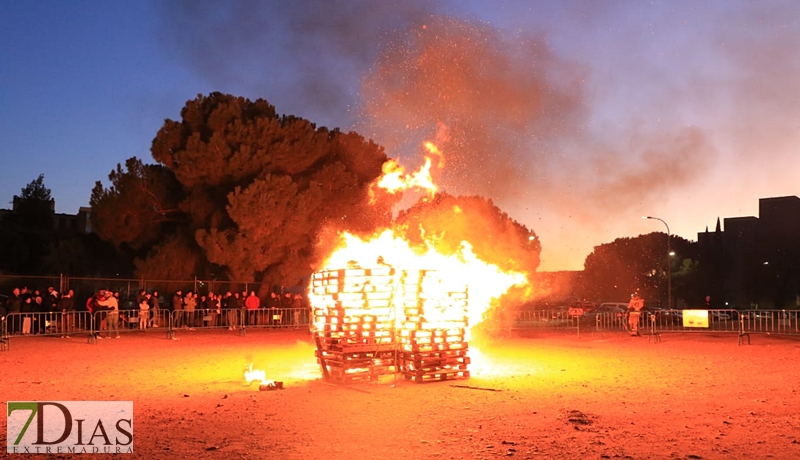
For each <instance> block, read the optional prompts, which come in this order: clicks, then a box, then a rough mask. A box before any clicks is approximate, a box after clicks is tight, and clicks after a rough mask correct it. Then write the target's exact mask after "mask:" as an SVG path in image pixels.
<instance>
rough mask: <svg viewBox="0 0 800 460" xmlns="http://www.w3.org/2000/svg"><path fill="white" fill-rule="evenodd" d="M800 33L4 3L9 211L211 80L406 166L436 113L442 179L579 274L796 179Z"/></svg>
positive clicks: (702, 17) (404, 7) (698, 10)
mask: <svg viewBox="0 0 800 460" xmlns="http://www.w3.org/2000/svg"><path fill="white" fill-rule="evenodd" d="M489 5H491V6H489ZM798 39H800V4H798V3H797V2H793V1H777V0H771V1H764V2H747V1H736V0H733V1H724V2H723V1H708V2H695V1H681V0H675V1H658V0H654V1H649V2H640V1H539V2H523V1H499V2H491V3H489V2H480V1H469V2H458V1H445V2H428V1H422V0H409V1H404V2H399V1H398V2H370V1H362V0H359V1H348V2H326V1H321V0H310V1H298V2H281V1H272V2H259V1H247V0H243V1H238V2H214V1H203V0H198V1H191V2H190V1H186V2H178V1H174V2H150V1H140V2H101V1H86V2H67V1H41V2H2V3H0V59H1V60H2V65H0V136H2V139H3V143H2V146H0V170H1V171H3V173H2V180H0V200H2V203H0V206H3V207H8V206H9V203H10V201H11V199H12V197H13V195H14V194H19V192H20V190H21V189H22V188H23V187H24V186H25V185H26V184H27V183H29V182H30V181H32V180H34V179H35V178H36V177H37V176H38V175H39V174H41V173H43V174H44V175H45V184H46V185H47V186H48V187H49V188H50V189H51V190H52V194H53V197H54V198H55V200H56V208H57V211H58V212H67V213H75V212H76V211H77V210H78V207H80V206H86V205H88V201H89V196H90V193H91V189H92V187H93V185H94V182H95V181H97V180H101V181H106V178H107V175H108V172H109V171H110V170H112V169H113V168H114V167H115V166H116V164H117V163H122V162H124V161H125V159H127V158H129V157H131V156H138V157H140V158H143V159H145V160H146V161H152V158H151V156H150V153H149V147H150V143H151V141H152V139H153V137H154V136H155V134H156V132H157V131H158V129H159V128H160V126H161V124H162V123H163V121H164V119H166V118H173V119H176V118H177V117H178V116H179V114H180V109H181V108H182V107H183V105H184V104H185V102H186V101H187V100H188V99H192V98H194V97H195V96H196V95H197V94H207V93H209V92H212V91H220V92H225V93H230V94H234V95H237V96H245V97H248V98H251V99H253V98H259V97H260V98H264V99H266V100H268V101H269V102H270V103H272V104H274V105H275V106H276V108H277V110H278V111H279V112H280V113H286V114H292V115H297V116H301V117H304V118H307V119H309V120H311V121H312V122H315V123H317V124H318V125H324V126H329V127H341V128H342V129H345V130H347V129H355V130H357V131H358V132H360V133H362V134H364V135H365V136H367V137H372V138H374V139H375V140H376V141H378V142H379V143H381V144H382V145H385V146H386V147H387V153H388V154H389V155H390V156H399V157H401V158H402V159H403V160H404V161H408V162H410V163H412V164H413V163H414V162H415V161H419V158H420V156H421V149H420V148H419V142H420V141H421V140H422V139H425V138H433V137H436V136H437V135H441V134H442V132H443V130H442V127H443V126H444V127H445V130H444V132H446V133H448V136H445V138H447V139H448V141H447V143H445V144H444V145H445V146H446V147H447V149H445V151H444V153H445V156H446V157H447V158H450V159H452V161H450V163H449V164H448V167H450V168H451V169H450V170H448V171H442V172H441V177H440V179H441V183H442V184H443V188H444V189H445V190H448V191H450V192H452V193H463V194H481V195H484V196H488V197H490V198H492V199H493V200H494V201H495V203H497V204H498V205H499V206H500V207H501V208H502V209H504V210H505V211H506V212H508V214H509V215H510V216H511V217H513V218H515V219H516V220H518V221H520V222H521V223H523V224H525V225H528V226H529V227H531V228H532V229H533V230H534V231H535V232H536V233H537V234H538V235H539V237H540V239H541V240H542V244H543V248H544V249H543V254H542V257H543V264H542V269H546V270H555V269H579V268H580V267H581V266H582V264H583V259H584V258H585V257H586V255H588V254H589V252H591V250H592V248H593V247H594V246H595V245H597V244H601V243H605V242H609V241H611V240H613V239H614V238H616V237H619V236H636V235H638V234H641V233H648V232H650V231H663V230H664V228H663V226H661V225H660V223H659V222H654V221H643V220H642V219H641V215H644V214H648V215H655V216H658V217H661V218H663V219H664V220H665V221H667V222H668V223H669V225H670V228H671V231H672V232H673V233H675V234H678V235H680V236H683V237H684V238H687V239H692V240H694V239H696V235H697V232H699V231H703V230H704V229H705V228H706V227H711V228H712V229H713V226H714V225H715V223H716V219H717V217H722V218H724V217H734V216H744V215H757V212H758V199H759V198H763V197H769V196H783V195H798V194H800V193H798V192H800V186H798V171H800V155H798V152H797V148H798V146H800V79H798V78H797V75H798V74H800V51H798V47H797V46H796V45H797V42H798ZM441 43H446V44H447V46H439V45H440V44H441ZM455 48H457V52H456V51H454V49H455ZM437 53H438V54H437ZM431 56H433V57H438V56H446V58H447V59H453V62H454V67H457V68H458V69H459V70H457V71H456V70H452V69H447V68H441V67H439V66H440V64H435V68H426V67H424V65H423V64H420V63H421V62H423V61H425V59H423V58H426V57H431ZM459 60H461V61H459ZM456 61H458V62H459V63H460V64H461V66H460V67H458V66H457V65H456V64H457V63H456ZM464 63H466V64H471V65H472V66H473V67H481V66H485V68H478V69H477V70H476V69H470V68H469V66H468V65H467V66H465V65H464ZM428 65H430V64H428ZM423 77H425V78H423ZM415 79H416V80H415ZM412 81H413V82H414V83H410V82H412ZM448 85H449V86H448ZM657 224H658V225H657Z"/></svg>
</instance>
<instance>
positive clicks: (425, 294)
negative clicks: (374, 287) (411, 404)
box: [397, 271, 469, 383]
mask: <svg viewBox="0 0 800 460" xmlns="http://www.w3.org/2000/svg"><path fill="white" fill-rule="evenodd" d="M404 275H405V276H403V277H402V278H401V279H400V283H399V285H398V289H399V291H400V295H399V297H400V298H401V299H402V300H398V302H401V303H402V309H403V321H402V324H401V328H400V331H399V337H398V342H399V350H398V356H397V358H398V365H399V367H400V371H401V372H402V374H403V377H404V378H405V379H406V380H413V381H414V382H417V383H423V382H429V381H436V380H449V379H462V378H469V370H468V367H469V356H468V349H469V344H468V342H467V336H466V334H467V318H468V310H467V308H468V304H467V292H466V288H464V289H463V290H455V291H454V290H452V289H451V290H448V288H445V287H444V286H443V285H442V284H441V280H440V279H439V277H438V275H437V274H436V273H435V272H432V271H419V272H407V273H404Z"/></svg>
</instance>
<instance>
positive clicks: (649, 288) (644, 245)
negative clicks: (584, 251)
mask: <svg viewBox="0 0 800 460" xmlns="http://www.w3.org/2000/svg"><path fill="white" fill-rule="evenodd" d="M670 245H671V249H672V251H673V252H674V253H675V255H674V256H671V257H669V259H668V258H667V235H666V234H665V233H661V232H653V233H649V234H646V235H639V236H637V237H635V238H617V239H616V240H614V241H612V242H611V243H606V244H602V245H600V246H595V248H594V251H592V253H591V254H589V255H588V256H587V257H586V262H585V263H584V273H583V281H582V284H583V286H582V289H581V291H582V293H583V296H584V297H586V298H589V299H597V300H601V301H625V300H626V299H629V298H630V296H631V294H632V293H633V292H635V291H637V290H638V291H639V292H640V294H641V295H642V296H643V297H644V298H645V299H646V300H660V301H662V302H663V305H664V307H666V300H667V285H668V283H667V274H668V272H671V275H672V284H673V293H672V294H673V295H672V297H673V299H678V298H679V297H683V298H686V297H690V296H691V295H692V294H690V292H692V291H694V290H695V288H694V286H693V285H691V283H690V282H689V281H688V279H689V278H690V277H691V276H692V275H693V274H694V273H695V272H696V269H697V266H698V263H699V262H698V255H697V243H692V242H690V241H688V240H686V239H683V238H681V237H679V236H675V235H672V236H671V238H670ZM667 260H669V263H670V264H671V265H670V267H669V269H668V266H667Z"/></svg>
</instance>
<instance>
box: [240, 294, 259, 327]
mask: <svg viewBox="0 0 800 460" xmlns="http://www.w3.org/2000/svg"><path fill="white" fill-rule="evenodd" d="M244 306H245V307H246V308H247V324H248V325H250V326H255V325H257V324H258V309H259V308H261V299H259V298H258V296H257V295H256V291H250V295H249V296H247V299H245V301H244Z"/></svg>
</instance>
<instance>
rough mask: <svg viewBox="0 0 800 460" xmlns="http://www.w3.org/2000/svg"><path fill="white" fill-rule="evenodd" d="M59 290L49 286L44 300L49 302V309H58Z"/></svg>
mask: <svg viewBox="0 0 800 460" xmlns="http://www.w3.org/2000/svg"><path fill="white" fill-rule="evenodd" d="M59 297H60V296H59V294H58V291H56V289H55V288H54V287H53V286H50V287H48V288H47V295H45V296H44V302H45V304H47V309H48V310H49V311H53V312H55V311H58V299H59Z"/></svg>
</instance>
